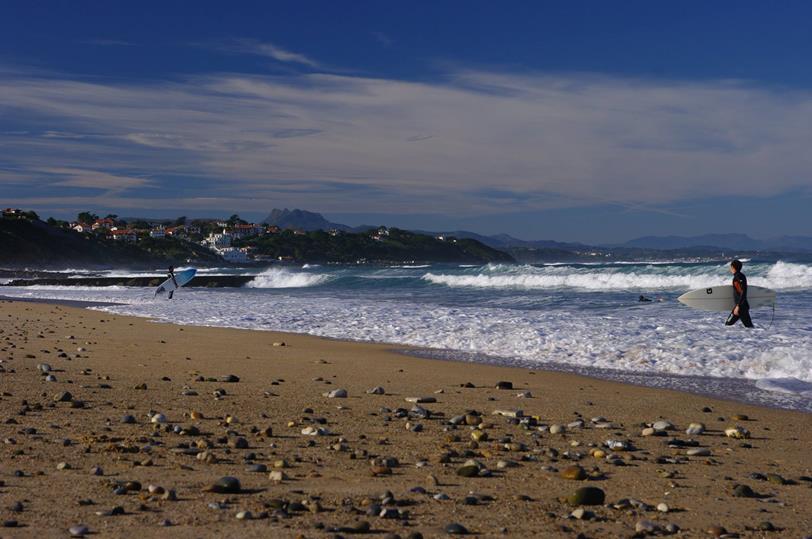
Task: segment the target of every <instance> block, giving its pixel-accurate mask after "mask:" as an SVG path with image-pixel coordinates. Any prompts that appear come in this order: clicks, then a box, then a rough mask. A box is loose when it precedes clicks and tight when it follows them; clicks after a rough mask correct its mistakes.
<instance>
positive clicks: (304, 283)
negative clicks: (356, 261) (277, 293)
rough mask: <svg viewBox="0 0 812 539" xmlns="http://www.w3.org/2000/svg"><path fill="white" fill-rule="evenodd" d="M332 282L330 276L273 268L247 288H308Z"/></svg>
mask: <svg viewBox="0 0 812 539" xmlns="http://www.w3.org/2000/svg"><path fill="white" fill-rule="evenodd" d="M329 280H330V276H329V275H324V274H321V273H306V272H298V271H290V270H286V269H281V268H271V269H268V270H265V271H263V272H262V273H259V274H257V276H256V277H254V278H253V280H251V281H250V282H248V283H247V284H246V285H245V286H246V287H247V288H307V287H309V286H318V285H320V284H324V283H326V282H327V281H329Z"/></svg>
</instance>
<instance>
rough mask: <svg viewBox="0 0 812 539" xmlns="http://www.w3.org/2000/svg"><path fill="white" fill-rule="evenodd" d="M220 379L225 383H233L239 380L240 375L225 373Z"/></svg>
mask: <svg viewBox="0 0 812 539" xmlns="http://www.w3.org/2000/svg"><path fill="white" fill-rule="evenodd" d="M220 381H221V382H225V383H227V384H234V383H237V382H239V381H240V377H239V376H237V375H234V374H227V375H225V376H221V377H220Z"/></svg>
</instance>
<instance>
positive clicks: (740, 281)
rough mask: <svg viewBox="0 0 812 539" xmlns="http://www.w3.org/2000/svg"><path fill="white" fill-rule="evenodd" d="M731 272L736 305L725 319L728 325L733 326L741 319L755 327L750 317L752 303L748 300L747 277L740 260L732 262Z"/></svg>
mask: <svg viewBox="0 0 812 539" xmlns="http://www.w3.org/2000/svg"><path fill="white" fill-rule="evenodd" d="M730 273H732V274H733V299H734V301H735V302H736V305H735V306H734V307H733V311H732V312H731V313H730V316H728V317H727V320H726V321H725V325H726V326H732V325H733V324H735V323H736V322H738V321H739V320H741V321H742V324H744V327H746V328H751V327H753V321H752V320H751V319H750V304H749V303H748V302H747V277H745V275H744V273H742V263H741V261H740V260H733V261H731V262H730Z"/></svg>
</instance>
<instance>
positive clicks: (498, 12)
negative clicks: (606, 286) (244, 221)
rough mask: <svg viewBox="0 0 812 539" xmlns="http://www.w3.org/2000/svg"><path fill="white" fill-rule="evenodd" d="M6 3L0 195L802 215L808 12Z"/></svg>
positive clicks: (124, 208) (607, 236) (806, 199)
mask: <svg viewBox="0 0 812 539" xmlns="http://www.w3.org/2000/svg"><path fill="white" fill-rule="evenodd" d="M224 6H225V4H223V3H221V2H218V3H214V2H195V3H188V2H149V1H147V2H139V3H125V2H90V1H85V2H72V1H65V2H56V1H51V2H22V1H20V2H6V3H4V4H3V5H2V6H1V7H0V204H4V205H13V206H20V207H25V208H33V209H35V210H37V211H38V212H40V213H41V214H42V215H54V216H57V217H67V216H69V215H74V214H75V213H76V212H78V211H82V210H92V211H96V212H98V213H107V212H113V213H118V214H120V215H137V216H168V215H178V214H185V215H189V216H213V215H230V214H231V213H234V212H237V213H240V214H241V215H243V216H246V217H250V218H257V219H259V218H261V217H263V216H265V215H266V214H267V213H268V212H269V211H270V209H271V208H273V207H299V208H304V209H309V210H312V211H320V212H322V213H324V214H325V215H326V216H328V217H330V218H333V219H335V220H340V221H342V222H345V223H347V224H361V223H373V224H375V223H384V224H389V225H395V226H398V225H399V226H409V227H415V228H423V229H458V228H466V229H470V230H474V231H477V232H484V233H499V232H507V233H510V234H513V235H516V236H518V237H522V238H527V239H542V238H549V239H560V240H578V241H585V242H614V241H620V240H624V239H628V238H632V237H635V236H640V235H649V234H680V235H688V234H699V233H705V232H734V231H735V232H745V233H749V234H751V235H753V236H756V237H768V236H774V235H781V234H812V219H809V218H808V217H807V213H808V208H809V207H810V202H812V197H810V193H812V156H810V152H809V151H808V149H807V145H808V141H809V140H810V139H812V70H809V69H808V68H807V67H806V66H807V65H808V58H809V56H810V53H812V33H810V32H809V31H808V25H807V24H806V21H808V20H810V16H811V15H812V6H809V5H808V4H807V3H804V2H781V3H779V4H777V5H770V6H767V5H766V4H763V3H755V2H713V3H708V2H680V3H671V4H666V3H662V2H633V1H632V2H622V3H608V2H597V1H595V2H533V3H522V4H517V5H515V6H510V7H506V6H505V5H504V4H496V3H493V2H442V3H439V2H438V3H428V2H420V3H399V4H395V3H392V2H351V3H339V2H308V3H303V2H253V3H252V2H241V3H239V4H234V5H229V7H228V8H226V7H224Z"/></svg>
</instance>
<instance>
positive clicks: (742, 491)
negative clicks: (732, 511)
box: [733, 485, 758, 498]
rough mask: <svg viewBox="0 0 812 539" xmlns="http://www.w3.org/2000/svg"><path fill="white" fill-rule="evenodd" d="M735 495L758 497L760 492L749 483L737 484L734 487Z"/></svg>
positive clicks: (738, 496)
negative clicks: (754, 489) (757, 492)
mask: <svg viewBox="0 0 812 539" xmlns="http://www.w3.org/2000/svg"><path fill="white" fill-rule="evenodd" d="M733 496H735V497H736V498H757V497H758V494H756V493H755V491H753V489H752V488H750V487H749V486H747V485H735V486H734V487H733Z"/></svg>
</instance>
